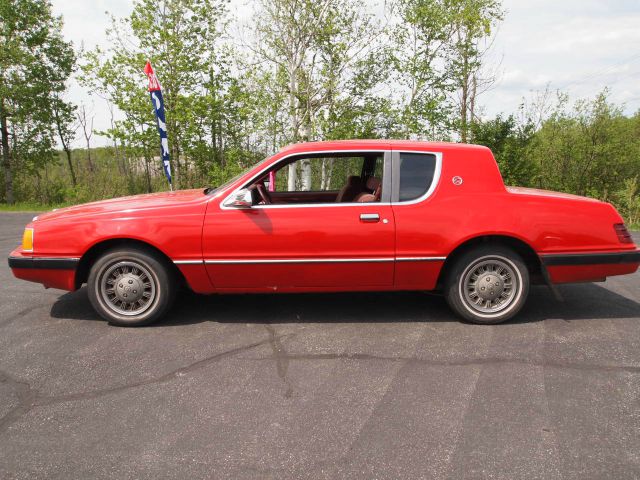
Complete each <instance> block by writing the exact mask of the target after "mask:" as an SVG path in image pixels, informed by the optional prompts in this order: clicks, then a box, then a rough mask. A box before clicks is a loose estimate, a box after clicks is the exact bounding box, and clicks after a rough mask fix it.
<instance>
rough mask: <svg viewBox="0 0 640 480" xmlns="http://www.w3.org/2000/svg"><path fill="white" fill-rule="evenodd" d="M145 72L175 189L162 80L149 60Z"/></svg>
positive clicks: (164, 159) (166, 168)
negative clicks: (161, 87)
mask: <svg viewBox="0 0 640 480" xmlns="http://www.w3.org/2000/svg"><path fill="white" fill-rule="evenodd" d="M144 73H146V74H147V77H148V78H149V94H150V95H151V103H152V104H153V110H154V112H155V113H156V120H157V124H158V133H159V134H160V155H161V157H162V167H163V168H164V174H165V175H166V176H167V180H168V181H169V187H170V188H171V189H173V186H172V183H171V163H170V162H169V139H168V138H167V122H166V120H165V116H164V100H163V99H162V90H161V89H160V82H159V81H158V77H156V74H155V73H154V71H153V68H152V67H151V63H150V62H147V64H146V65H145V66H144Z"/></svg>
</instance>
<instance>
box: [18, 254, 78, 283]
mask: <svg viewBox="0 0 640 480" xmlns="http://www.w3.org/2000/svg"><path fill="white" fill-rule="evenodd" d="M8 263H9V268H11V271H12V272H13V275H14V276H15V277H16V278H20V279H21V280H27V281H29V282H36V283H42V284H43V285H44V286H45V287H47V288H59V289H61V290H70V291H72V290H75V276H76V269H77V268H78V264H79V263H80V258H76V257H37V256H33V255H32V254H25V253H23V252H22V249H21V248H16V249H15V250H14V251H13V252H11V254H10V255H9V258H8Z"/></svg>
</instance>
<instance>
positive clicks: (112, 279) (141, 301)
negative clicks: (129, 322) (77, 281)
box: [100, 260, 156, 315]
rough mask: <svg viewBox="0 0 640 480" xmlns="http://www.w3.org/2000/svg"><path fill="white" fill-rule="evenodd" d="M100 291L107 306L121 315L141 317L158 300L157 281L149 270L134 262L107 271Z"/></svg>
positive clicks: (114, 265) (123, 263) (130, 261)
mask: <svg viewBox="0 0 640 480" xmlns="http://www.w3.org/2000/svg"><path fill="white" fill-rule="evenodd" d="M101 278H102V279H101V282H100V290H101V292H100V293H101V295H102V299H103V300H104V303H105V305H106V306H107V307H108V308H109V309H111V310H113V311H114V312H116V313H118V314H120V315H140V314H141V313H143V312H145V311H146V310H147V309H148V308H149V307H150V306H151V305H152V304H153V301H154V300H155V298H156V281H155V278H154V276H153V275H152V274H151V272H150V271H149V269H148V268H147V267H145V266H144V265H142V264H141V263H138V262H136V261H132V260H125V261H119V262H117V263H114V264H112V265H110V266H109V267H108V268H107V269H105V271H104V273H103V274H102V276H101Z"/></svg>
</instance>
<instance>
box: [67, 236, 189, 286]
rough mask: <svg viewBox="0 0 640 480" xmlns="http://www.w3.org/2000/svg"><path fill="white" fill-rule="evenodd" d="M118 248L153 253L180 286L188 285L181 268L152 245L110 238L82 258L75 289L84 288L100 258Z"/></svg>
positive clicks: (90, 249) (99, 243)
mask: <svg viewBox="0 0 640 480" xmlns="http://www.w3.org/2000/svg"><path fill="white" fill-rule="evenodd" d="M118 247H132V248H136V249H139V250H146V251H148V252H153V253H154V254H156V255H157V256H158V257H159V258H161V259H162V260H163V261H164V263H165V264H166V266H167V268H168V269H169V271H171V272H172V273H173V275H174V277H175V278H176V279H177V280H178V282H179V283H180V285H188V283H187V281H186V279H185V278H184V275H183V274H182V272H181V271H180V269H179V268H177V267H176V265H175V264H174V263H173V262H172V261H171V259H170V258H169V256H168V255H167V254H166V253H164V252H163V251H162V250H161V249H160V248H158V247H156V246H155V245H152V244H150V243H148V242H145V241H143V240H138V239H135V238H130V237H122V238H109V239H106V240H102V241H100V242H97V243H95V244H93V245H92V246H91V247H90V248H89V249H88V250H87V251H86V252H85V253H84V254H83V255H82V256H81V257H80V262H79V263H78V267H77V268H76V275H75V288H76V289H78V288H80V287H81V286H82V284H83V283H86V281H87V278H88V277H89V271H90V270H91V266H92V265H93V264H94V262H95V261H96V260H97V259H98V258H100V256H101V255H102V254H103V253H104V252H106V251H108V250H111V249H113V248H118Z"/></svg>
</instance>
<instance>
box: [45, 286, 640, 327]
mask: <svg viewBox="0 0 640 480" xmlns="http://www.w3.org/2000/svg"><path fill="white" fill-rule="evenodd" d="M559 291H560V293H561V295H562V297H563V301H559V300H556V299H555V298H554V296H553V295H552V293H551V291H550V290H549V289H548V288H547V287H545V286H535V287H532V289H531V292H530V294H529V299H528V300H527V303H526V305H525V306H524V308H523V309H522V311H521V312H520V313H519V314H518V316H517V317H516V318H515V319H514V320H512V321H511V322H510V323H531V322H539V321H542V320H545V319H551V318H553V319H563V320H566V321H573V320H586V319H608V318H640V303H638V302H636V301H634V300H630V299H628V298H626V297H623V296H622V295H619V294H617V293H615V292H612V291H611V290H609V289H607V288H604V287H602V286H600V285H596V284H592V283H587V284H578V285H565V286H561V287H559ZM51 316H52V317H54V318H64V319H74V320H102V319H101V318H100V317H99V316H98V315H97V314H96V313H95V311H94V310H93V308H92V307H91V304H90V303H89V299H88V297H87V293H86V288H82V289H80V290H78V291H76V292H71V293H66V294H64V295H62V296H60V297H59V298H58V300H57V301H56V302H55V303H54V304H53V306H52V307H51ZM209 321H211V322H219V323H259V324H270V323H297V322H317V323H395V322H397V323H400V322H457V321H459V320H458V318H457V317H456V316H455V315H454V314H453V313H452V312H451V310H449V308H448V307H447V304H446V302H445V300H444V298H443V297H442V296H439V295H431V294H426V293H422V292H375V293H374V292H367V293H325V294H315V293H314V294H308V293H304V294H271V295H269V294H267V295H249V294H247V295H210V296H205V295H196V294H194V293H191V292H188V291H183V292H181V293H180V294H179V295H178V297H177V299H176V303H175V305H174V307H173V308H172V309H171V311H170V312H169V313H168V314H167V315H166V316H165V318H164V319H163V320H162V321H160V322H158V323H157V324H154V325H153V326H155V327H163V326H164V327H167V326H175V325H189V324H196V323H202V322H209Z"/></svg>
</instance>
